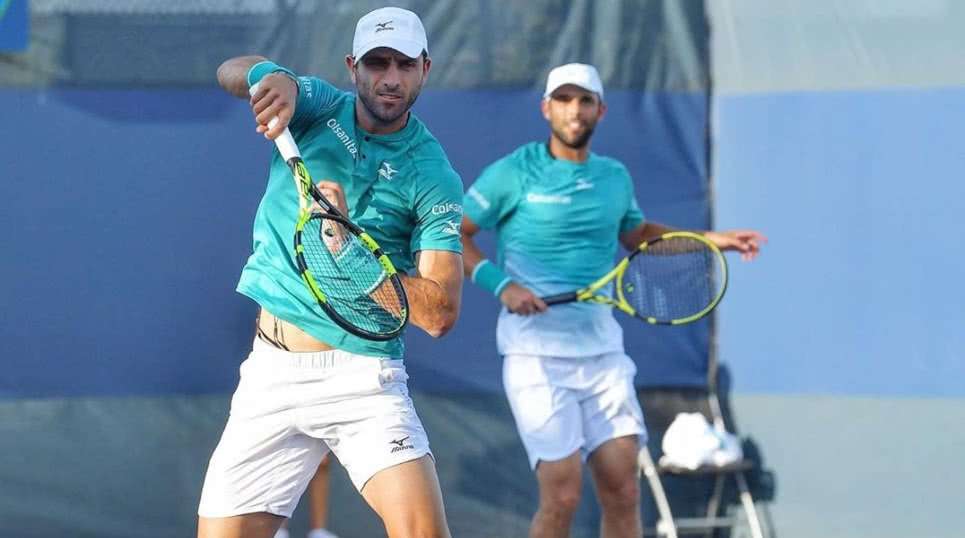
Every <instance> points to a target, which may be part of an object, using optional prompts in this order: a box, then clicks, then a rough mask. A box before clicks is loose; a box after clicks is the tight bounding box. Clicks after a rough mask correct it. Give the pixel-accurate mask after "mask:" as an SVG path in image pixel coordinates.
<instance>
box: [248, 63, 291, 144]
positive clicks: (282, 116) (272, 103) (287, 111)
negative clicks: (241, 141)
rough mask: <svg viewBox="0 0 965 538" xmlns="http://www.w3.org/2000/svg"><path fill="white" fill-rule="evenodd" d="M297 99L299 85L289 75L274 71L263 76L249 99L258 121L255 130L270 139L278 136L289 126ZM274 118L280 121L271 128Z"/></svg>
mask: <svg viewBox="0 0 965 538" xmlns="http://www.w3.org/2000/svg"><path fill="white" fill-rule="evenodd" d="M297 100H298V85H297V84H296V83H295V81H294V80H292V78H291V77H289V76H288V75H286V74H284V73H272V74H270V75H267V76H265V77H264V78H262V79H261V82H259V83H258V91H256V92H255V93H254V95H252V96H251V99H250V100H249V101H248V102H249V103H250V104H251V110H252V112H254V114H255V121H256V122H257V123H258V127H257V128H256V129H255V130H256V131H258V132H259V133H262V134H264V135H265V138H268V139H269V140H274V139H275V138H277V137H278V135H280V134H281V133H282V132H284V130H285V128H286V127H288V122H290V121H291V119H292V116H293V115H294V114H295V103H296V101H297ZM273 118H278V122H277V123H275V125H273V126H272V127H271V128H269V127H268V122H270V121H271V120H272V119H273Z"/></svg>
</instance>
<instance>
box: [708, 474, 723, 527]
mask: <svg viewBox="0 0 965 538" xmlns="http://www.w3.org/2000/svg"><path fill="white" fill-rule="evenodd" d="M725 479H726V476H725V475H723V474H718V475H717V476H716V477H715V478H714V492H713V493H712V494H711V495H710V499H708V501H707V515H706V517H707V519H708V520H713V519H716V518H717V514H718V513H719V512H720V502H721V500H722V499H723V497H724V482H725ZM704 536H705V537H706V538H713V536H714V527H708V528H707V531H706V532H705V533H704Z"/></svg>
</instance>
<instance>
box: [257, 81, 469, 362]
mask: <svg viewBox="0 0 965 538" xmlns="http://www.w3.org/2000/svg"><path fill="white" fill-rule="evenodd" d="M355 99H356V96H355V94H354V93H349V92H343V91H341V90H338V89H337V88H335V87H334V86H332V85H331V84H329V83H327V82H325V81H322V80H320V79H317V78H314V77H299V95H298V103H297V106H296V109H295V115H294V117H293V118H292V121H291V123H290V125H289V129H290V130H291V132H292V136H294V138H295V141H296V142H297V143H298V148H299V150H300V151H301V154H302V159H303V160H304V161H305V166H306V167H307V168H308V171H309V173H311V175H312V178H313V179H314V180H315V181H321V180H323V179H325V180H331V181H335V182H337V183H339V184H340V185H341V187H342V189H343V190H344V191H345V197H346V201H347V202H348V208H349V215H348V216H349V218H350V219H351V220H352V221H353V222H355V223H356V224H358V225H359V226H361V227H362V229H364V230H365V231H366V232H368V233H369V234H370V235H371V236H372V237H373V238H374V239H375V240H376V241H377V242H378V243H379V245H380V246H381V247H382V250H384V251H385V253H386V254H387V255H388V256H389V258H390V259H391V260H392V263H393V264H394V265H395V267H396V268H397V269H398V270H399V271H400V272H406V273H408V272H411V271H412V270H413V268H414V267H415V262H414V255H415V253H416V252H418V251H421V250H445V251H451V252H458V253H461V252H462V243H461V241H460V239H459V227H460V223H461V222H462V181H461V180H460V178H459V175H458V174H457V173H456V172H455V170H453V168H452V166H451V165H450V164H449V159H448V158H447V157H446V154H445V152H444V151H443V149H442V146H440V145H439V142H438V141H437V140H436V139H435V138H434V137H433V136H432V134H431V133H430V132H429V130H428V129H426V127H425V125H423V123H422V122H421V121H419V119H418V118H417V117H416V116H415V114H410V115H409V121H408V123H407V124H406V126H405V127H404V128H402V129H401V130H399V131H397V132H395V133H391V134H387V135H376V134H371V133H368V132H366V131H364V130H362V129H361V128H360V127H359V126H357V125H356V123H355ZM297 216H298V191H297V190H296V188H295V183H294V181H293V179H292V175H291V172H290V171H289V170H288V166H287V165H286V164H285V162H284V161H283V160H282V158H281V156H280V155H279V154H278V151H277V149H276V150H275V151H274V152H273V154H272V160H271V168H270V170H269V174H268V186H267V189H266V191H265V195H264V197H263V198H262V200H261V204H260V205H259V206H258V212H257V213H256V215H255V222H254V233H253V249H252V254H251V256H250V257H249V258H248V262H247V264H246V265H245V267H244V269H243V270H242V272H241V279H240V281H239V282H238V291H239V292H241V293H242V294H244V295H247V296H248V297H251V298H252V299H254V300H255V301H256V302H257V303H258V304H259V305H261V306H262V307H263V308H265V309H266V310H268V311H269V312H271V313H272V314H274V315H275V316H277V317H279V318H281V319H283V320H285V321H288V322H290V323H293V324H295V325H296V326H298V327H299V328H300V329H302V330H303V331H305V332H307V333H308V334H310V335H312V336H313V337H315V338H317V339H319V340H321V341H323V342H325V343H327V344H329V345H331V346H334V347H336V348H338V349H343V350H345V351H349V352H352V353H358V354H361V355H370V356H374V357H389V358H401V357H402V356H403V344H402V338H401V337H399V338H396V339H394V340H389V341H387V342H374V341H370V340H365V339H362V338H359V337H357V336H354V335H351V334H349V333H347V332H345V331H344V330H342V329H341V328H339V327H338V326H337V325H335V323H333V322H332V321H330V320H329V318H328V317H327V316H326V315H325V313H324V312H323V311H322V309H321V308H320V307H319V306H318V304H317V303H316V302H315V299H314V297H313V296H312V295H311V294H310V293H309V291H308V290H307V289H306V288H305V284H304V282H303V281H302V279H301V277H300V276H299V273H298V271H297V268H296V265H295V255H294V251H293V248H292V238H293V235H294V231H295V220H296V218H297Z"/></svg>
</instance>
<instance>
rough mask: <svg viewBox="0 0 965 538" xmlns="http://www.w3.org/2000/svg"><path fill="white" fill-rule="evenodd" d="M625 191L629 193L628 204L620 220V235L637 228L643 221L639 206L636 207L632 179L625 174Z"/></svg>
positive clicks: (628, 174)
mask: <svg viewBox="0 0 965 538" xmlns="http://www.w3.org/2000/svg"><path fill="white" fill-rule="evenodd" d="M624 173H625V174H626V181H627V190H628V191H629V196H628V198H629V200H630V203H629V204H627V210H626V212H625V213H624V214H623V217H622V218H621V219H620V233H621V234H622V233H624V232H628V231H630V230H632V229H634V228H636V227H637V226H639V225H640V224H641V223H642V222H643V221H644V217H643V211H641V210H640V206H639V205H637V196H636V193H635V192H634V189H633V179H631V178H630V173H629V172H626V170H624Z"/></svg>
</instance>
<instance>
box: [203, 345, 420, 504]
mask: <svg viewBox="0 0 965 538" xmlns="http://www.w3.org/2000/svg"><path fill="white" fill-rule="evenodd" d="M407 379H408V375H407V374H406V372H405V366H404V365H403V364H402V361H401V360H380V359H378V358H375V357H366V356H361V355H354V354H352V353H348V352H345V351H340V350H334V351H323V352H318V353H289V352H287V351H282V350H279V349H276V348H274V347H272V346H270V345H269V344H267V343H265V342H262V341H261V340H259V339H257V338H256V339H255V343H254V349H253V350H252V352H251V354H250V355H249V356H248V359H247V360H245V361H244V362H243V363H242V365H241V381H240V382H239V383H238V389H237V390H236V391H235V394H234V396H233V397H232V400H231V414H230V416H229V418H228V424H227V425H226V426H225V430H224V433H223V434H222V436H221V441H220V442H219V443H218V447H217V448H216V449H215V451H214V454H212V456H211V461H210V463H209V464H208V472H207V475H206V476H205V480H204V488H203V490H202V492H201V503H200V505H199V506H198V515H200V516H202V517H230V516H236V515H241V514H247V513H253V512H269V513H272V514H277V515H280V516H285V517H290V516H291V514H292V511H293V510H294V509H295V505H296V504H297V503H298V499H299V497H301V495H302V493H303V492H304V491H305V488H306V487H307V486H308V482H309V481H310V480H311V478H312V476H313V475H314V474H315V471H316V469H317V468H318V464H319V463H320V462H321V459H322V458H323V457H324V456H325V454H326V453H328V451H329V450H331V451H332V452H333V453H334V454H335V456H336V457H337V458H338V460H339V462H340V463H341V464H342V466H343V467H345V469H346V470H347V471H348V474H349V477H350V478H351V480H352V483H353V484H355V487H356V488H357V489H358V490H359V491H361V489H362V487H363V486H364V485H365V483H366V482H367V481H368V480H369V479H370V478H371V477H372V476H373V475H375V473H377V472H379V471H381V470H383V469H386V468H388V467H391V466H393V465H397V464H400V463H404V462H406V461H411V460H414V459H418V458H421V457H422V456H424V455H426V454H430V455H431V453H430V451H429V441H428V438H427V437H426V433H425V430H424V429H423V427H422V423H421V422H420V420H419V417H418V416H417V415H416V412H415V408H414V407H413V405H412V400H411V399H410V398H409V391H408V388H407V386H406V380H407Z"/></svg>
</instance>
